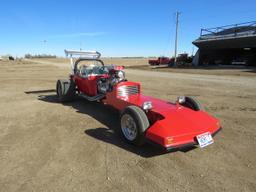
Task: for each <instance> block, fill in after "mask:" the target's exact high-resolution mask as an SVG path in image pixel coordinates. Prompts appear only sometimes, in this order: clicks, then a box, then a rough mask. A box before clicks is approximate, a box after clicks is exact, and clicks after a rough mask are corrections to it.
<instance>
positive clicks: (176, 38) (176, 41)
mask: <svg viewBox="0 0 256 192" xmlns="http://www.w3.org/2000/svg"><path fill="white" fill-rule="evenodd" d="M179 16H180V12H178V11H177V12H176V33H175V50H174V67H176V63H177V49H178V29H179Z"/></svg>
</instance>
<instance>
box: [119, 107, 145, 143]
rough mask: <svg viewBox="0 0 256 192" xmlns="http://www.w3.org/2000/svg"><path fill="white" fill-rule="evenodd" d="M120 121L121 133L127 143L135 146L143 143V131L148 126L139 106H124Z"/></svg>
mask: <svg viewBox="0 0 256 192" xmlns="http://www.w3.org/2000/svg"><path fill="white" fill-rule="evenodd" d="M120 122H121V132H122V135H123V137H124V139H125V140H126V141H127V142H128V143H131V144H134V145H137V146H141V145H143V144H144V143H145V131H146V130H147V129H148V127H149V121H148V118H147V116H146V114H145V112H144V111H143V110H142V109H141V108H139V107H136V106H128V107H126V108H125V109H124V111H123V112H122V114H121V119H120Z"/></svg>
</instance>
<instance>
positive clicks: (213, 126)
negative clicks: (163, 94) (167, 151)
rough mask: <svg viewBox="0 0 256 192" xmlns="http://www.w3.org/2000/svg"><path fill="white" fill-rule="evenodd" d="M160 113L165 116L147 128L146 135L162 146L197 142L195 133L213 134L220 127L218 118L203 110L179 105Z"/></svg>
mask: <svg viewBox="0 0 256 192" xmlns="http://www.w3.org/2000/svg"><path fill="white" fill-rule="evenodd" d="M161 114H162V115H163V116H164V117H165V118H164V119H162V120H159V121H157V122H155V123H154V124H153V125H152V126H151V127H150V128H149V129H148V130H147V133H146V137H147V138H149V139H151V140H153V141H154V142H156V143H158V144H160V145H162V146H164V147H172V146H179V145H183V144H186V143H197V141H196V136H197V135H200V134H202V133H206V132H210V133H211V134H213V133H214V132H216V131H217V130H218V129H219V127H220V126H219V120H217V119H216V118H214V117H212V116H210V115H209V114H207V113H206V112H204V111H193V110H191V109H188V108H185V107H180V108H177V109H176V110H169V111H165V112H162V113H161Z"/></svg>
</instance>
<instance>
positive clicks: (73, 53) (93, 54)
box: [64, 49, 101, 74]
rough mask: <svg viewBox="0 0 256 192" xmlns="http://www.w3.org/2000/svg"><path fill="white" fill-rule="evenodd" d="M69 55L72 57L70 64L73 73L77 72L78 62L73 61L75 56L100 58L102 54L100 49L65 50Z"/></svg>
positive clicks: (88, 58) (86, 58) (84, 58)
mask: <svg viewBox="0 0 256 192" xmlns="http://www.w3.org/2000/svg"><path fill="white" fill-rule="evenodd" d="M64 52H65V54H66V56H67V57H70V64H71V69H72V74H74V73H75V67H76V66H75V65H76V64H77V62H74V61H73V58H74V56H78V60H82V59H83V60H99V58H100V56H101V54H100V53H99V52H98V51H76V50H66V49H65V50H64Z"/></svg>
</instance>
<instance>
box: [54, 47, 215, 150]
mask: <svg viewBox="0 0 256 192" xmlns="http://www.w3.org/2000/svg"><path fill="white" fill-rule="evenodd" d="M65 53H66V55H67V56H70V60H71V67H72V70H71V74H70V77H69V79H67V80H58V81H57V85H56V90H57V95H58V98H59V100H60V101H61V102H66V101H71V100H73V99H74V98H75V95H79V96H81V97H83V98H85V99H87V100H89V101H100V102H102V103H104V104H107V105H110V106H112V107H113V108H115V109H116V110H118V111H119V112H120V127H121V133H122V135H123V137H124V139H125V140H126V141H127V142H129V143H132V144H135V145H142V144H143V143H144V142H145V141H151V142H153V143H156V144H159V145H161V146H162V147H164V148H166V149H175V148H182V147H184V146H193V145H198V144H199V145H200V147H205V146H207V145H209V144H211V143H213V139H212V136H213V135H215V134H216V133H217V132H218V131H219V130H220V122H219V120H218V119H216V118H214V117H212V116H211V115H209V114H208V113H207V112H205V111H204V110H203V108H202V105H200V103H199V102H198V101H197V100H195V99H194V98H192V97H187V96H179V97H178V99H177V101H176V102H173V103H171V102H168V101H164V100H161V99H157V98H154V97H151V96H145V95H143V94H142V93H141V85H140V83H138V82H132V81H128V80H127V79H126V78H125V73H124V67H123V66H114V65H107V66H106V65H104V62H103V61H102V60H100V56H101V55H100V53H99V52H96V51H88V52H85V51H67V50H65ZM73 56H79V57H78V58H77V59H76V60H74V58H73ZM83 62H87V64H83ZM88 62H89V64H88ZM81 63H82V64H81Z"/></svg>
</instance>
